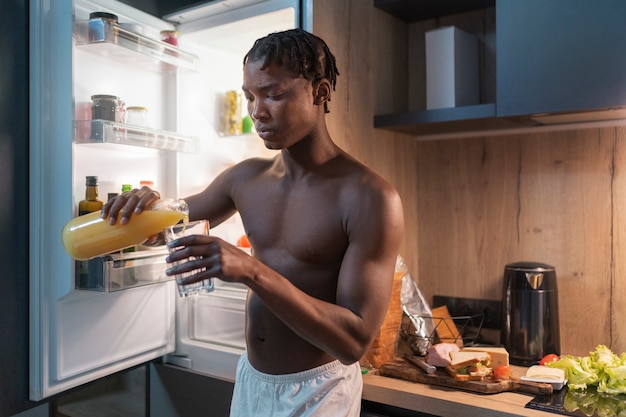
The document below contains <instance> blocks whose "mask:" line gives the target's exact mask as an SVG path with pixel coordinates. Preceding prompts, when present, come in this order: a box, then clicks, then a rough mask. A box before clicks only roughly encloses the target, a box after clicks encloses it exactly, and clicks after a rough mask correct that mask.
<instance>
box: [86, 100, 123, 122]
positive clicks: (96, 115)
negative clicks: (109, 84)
mask: <svg viewBox="0 0 626 417" xmlns="http://www.w3.org/2000/svg"><path fill="white" fill-rule="evenodd" d="M91 103H92V104H91V118H92V119H94V120H96V119H100V120H110V121H112V122H118V123H121V122H123V116H122V115H123V108H124V102H123V101H122V100H120V98H119V97H117V96H112V95H109V94H96V95H93V96H91Z"/></svg>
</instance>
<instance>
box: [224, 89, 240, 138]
mask: <svg viewBox="0 0 626 417" xmlns="http://www.w3.org/2000/svg"><path fill="white" fill-rule="evenodd" d="M241 113H242V103H241V94H240V93H238V92H237V91H234V90H231V91H227V92H226V93H225V94H224V101H223V103H222V125H221V127H220V134H221V135H222V136H228V135H241V127H242V126H241Z"/></svg>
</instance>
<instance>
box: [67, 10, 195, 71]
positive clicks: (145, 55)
mask: <svg viewBox="0 0 626 417" xmlns="http://www.w3.org/2000/svg"><path fill="white" fill-rule="evenodd" d="M93 20H94V19H92V20H80V21H77V22H76V23H75V25H74V38H75V41H76V46H77V47H79V48H83V49H86V50H89V51H92V52H94V53H97V54H99V55H103V56H110V57H115V58H116V59H122V60H125V61H128V62H132V63H133V64H134V65H141V66H143V67H145V68H147V69H150V70H152V71H167V70H172V69H177V68H181V69H186V70H190V71H194V72H197V71H198V70H199V68H200V60H199V58H198V57H197V56H196V55H194V54H191V53H189V52H185V51H183V50H181V49H179V48H178V47H176V46H173V45H170V44H168V43H165V42H161V41H157V40H154V39H151V38H149V37H147V36H144V35H142V34H140V33H136V32H133V31H131V30H128V29H125V28H123V27H121V26H119V25H117V24H114V23H109V22H108V21H106V20H104V19H95V20H97V21H99V22H97V23H98V24H99V28H98V30H93V28H91V29H90V23H91V24H93Z"/></svg>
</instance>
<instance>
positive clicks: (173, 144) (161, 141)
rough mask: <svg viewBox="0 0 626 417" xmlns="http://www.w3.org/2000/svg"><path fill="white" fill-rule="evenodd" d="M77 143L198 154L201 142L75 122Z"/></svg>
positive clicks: (125, 127)
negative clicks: (138, 147)
mask: <svg viewBox="0 0 626 417" xmlns="http://www.w3.org/2000/svg"><path fill="white" fill-rule="evenodd" d="M74 128H75V133H74V138H75V139H74V142H75V143H79V144H81V143H83V144H84V143H115V144H121V145H133V146H140V147H145V148H152V149H162V150H166V151H175V152H184V153H191V154H195V153H197V152H198V138H196V137H194V136H186V135H180V134H178V133H174V132H168V131H164V130H155V129H150V128H147V127H143V126H136V125H127V124H124V123H117V122H113V121H109V120H100V119H98V120H76V121H74Z"/></svg>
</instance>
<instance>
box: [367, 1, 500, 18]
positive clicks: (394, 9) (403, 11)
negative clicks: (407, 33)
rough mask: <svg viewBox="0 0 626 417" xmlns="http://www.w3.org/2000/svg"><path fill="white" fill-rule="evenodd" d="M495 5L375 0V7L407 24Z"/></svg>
mask: <svg viewBox="0 0 626 417" xmlns="http://www.w3.org/2000/svg"><path fill="white" fill-rule="evenodd" d="M495 4H496V1H495V0H465V1H458V0H431V1H415V0H374V6H375V7H377V8H379V9H381V10H384V11H386V12H387V13H389V14H390V15H392V16H395V17H397V18H399V19H402V20H403V21H405V22H407V23H410V22H417V21H419V20H425V19H433V18H437V17H441V16H445V15H450V14H455V13H463V12H469V11H472V10H477V9H483V8H485V7H494V6H495Z"/></svg>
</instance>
